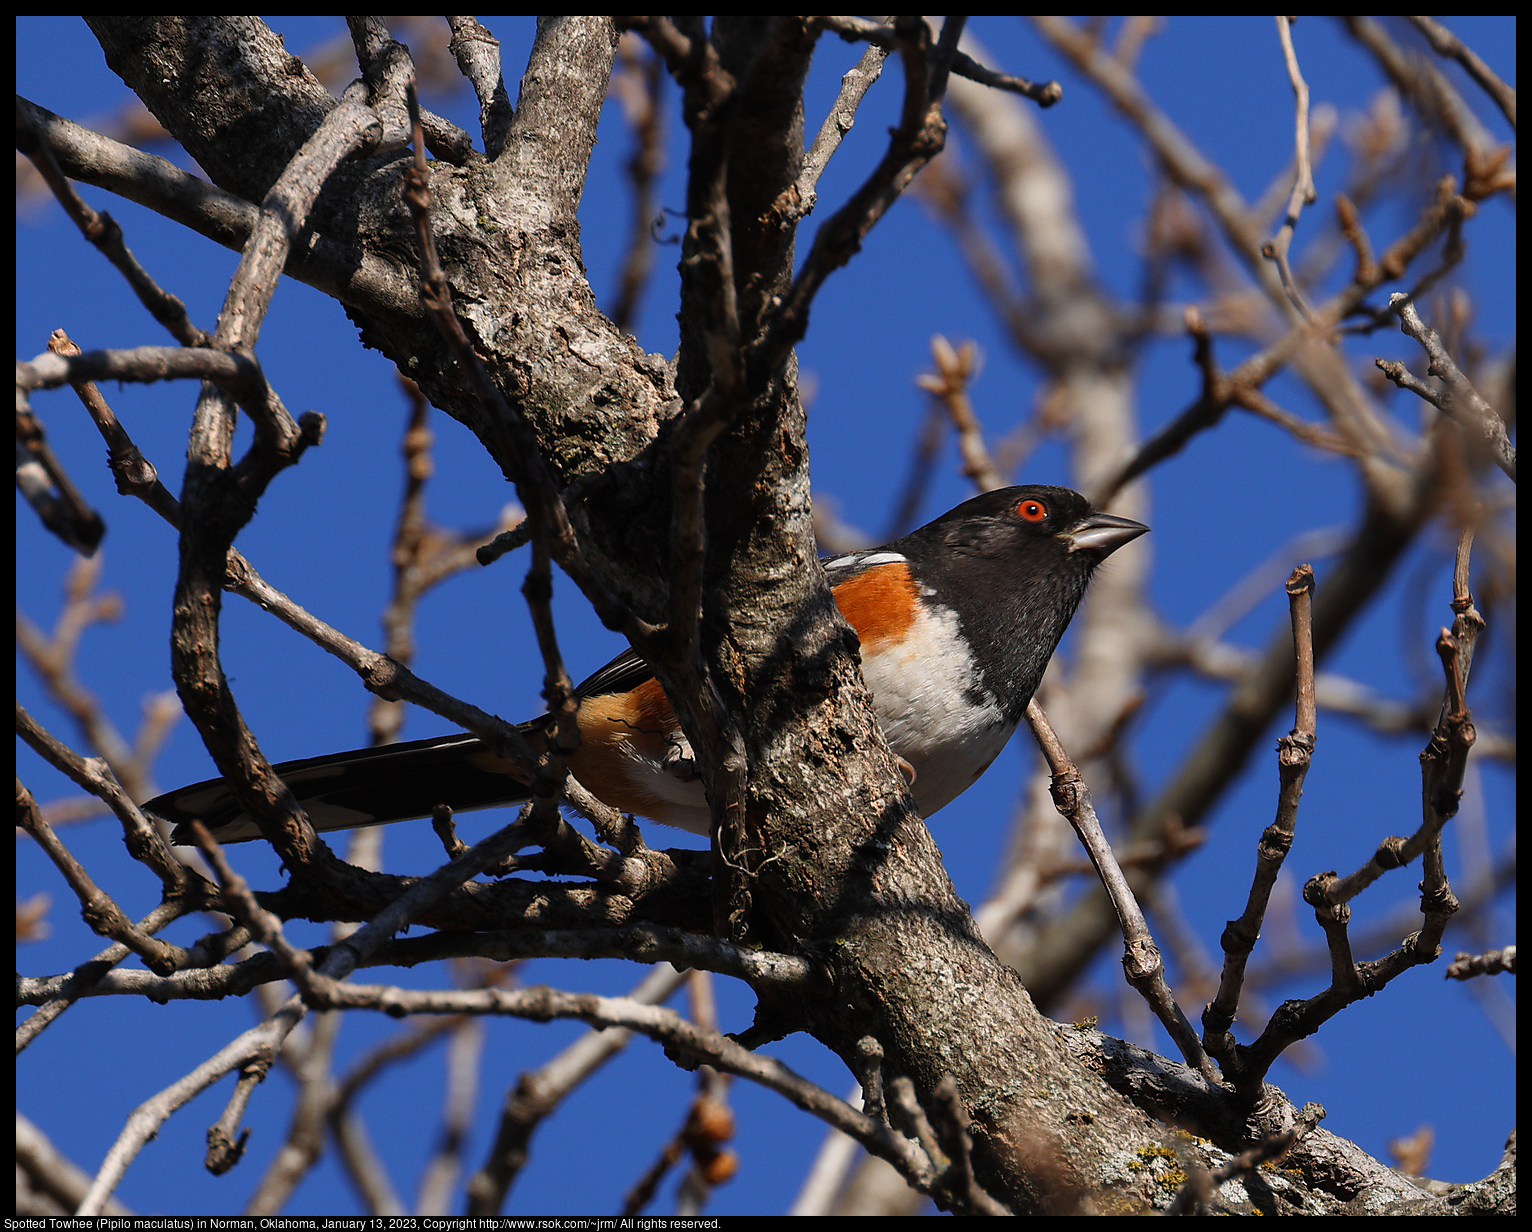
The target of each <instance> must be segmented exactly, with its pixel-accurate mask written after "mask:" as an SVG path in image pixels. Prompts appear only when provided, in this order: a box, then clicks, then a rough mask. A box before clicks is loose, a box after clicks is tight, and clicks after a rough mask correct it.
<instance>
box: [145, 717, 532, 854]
mask: <svg viewBox="0 0 1532 1232" xmlns="http://www.w3.org/2000/svg"><path fill="white" fill-rule="evenodd" d="M528 726H529V727H531V726H533V725H530V724H529V725H528ZM529 734H530V733H529ZM273 769H274V770H275V771H276V772H277V776H278V777H279V778H280V779H281V780H282V781H283V782H284V783H286V784H287V786H288V789H289V790H290V791H291V792H292V793H293V795H294V796H296V797H297V798H298V803H299V804H301V805H303V808H304V810H305V811H306V812H307V813H308V815H309V820H310V821H311V822H312V823H313V825H314V829H316V830H320V831H325V830H350V829H355V828H358V827H361V826H382V825H387V824H388V823H389V822H392V821H408V820H410V819H411V818H416V817H429V816H430V815H431V812H432V810H433V809H435V808H436V806H437V805H438V804H446V805H449V806H450V807H451V808H452V809H453V810H454V811H455V812H460V813H466V812H469V811H471V810H473V809H482V808H494V807H496V806H498V805H502V804H514V803H517V802H518V801H521V800H525V799H527V797H528V795H529V793H530V788H529V787H528V785H527V782H526V781H525V773H524V772H523V771H522V770H520V769H519V768H518V767H517V766H515V765H514V764H513V763H509V762H506V761H504V760H502V759H500V758H497V757H495V755H494V754H493V753H491V752H490V751H489V750H488V749H487V748H485V746H484V742H483V741H481V740H480V739H479V738H478V737H477V736H470V735H467V734H461V735H456V736H434V737H432V738H431V739H429V740H412V741H409V742H408V743H405V744H384V745H379V746H378V747H377V748H371V749H356V750H353V751H352V752H349V753H332V754H331V755H329V756H328V757H310V758H307V759H305V760H303V761H288V762H283V763H282V764H281V765H279V766H274V767H273ZM144 808H145V809H146V810H147V811H148V812H151V813H155V814H158V815H159V816H161V817H163V818H165V819H166V820H167V821H170V822H174V823H175V829H174V831H172V833H171V836H170V841H171V842H172V843H175V844H176V845H177V846H181V847H187V846H190V845H191V842H192V838H191V833H190V826H191V822H192V821H194V820H196V821H201V822H202V824H203V825H205V826H206V827H207V828H208V830H209V831H210V832H211V833H212V835H213V837H214V838H216V839H217V840H218V841H219V842H220V843H242V842H245V841H246V840H248V839H253V838H260V837H261V832H260V829H259V828H258V827H257V826H256V824H255V821H254V819H253V818H251V816H250V814H249V813H247V812H245V810H244V808H243V806H242V805H241V804H240V803H239V800H238V799H236V798H235V795H234V792H233V791H232V790H231V789H230V788H229V785H228V783H227V782H226V781H225V780H223V779H209V780H207V781H206V782H205V783H193V784H192V785H191V786H190V787H182V788H179V789H178V790H176V791H171V792H166V793H165V794H164V795H163V796H158V797H156V798H155V799H153V800H150V801H149V802H148V803H147V804H146V805H144Z"/></svg>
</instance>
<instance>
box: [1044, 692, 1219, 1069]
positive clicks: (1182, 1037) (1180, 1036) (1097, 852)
mask: <svg viewBox="0 0 1532 1232" xmlns="http://www.w3.org/2000/svg"><path fill="white" fill-rule="evenodd" d="M1027 723H1028V724H1029V725H1030V726H1031V728H1032V734H1033V735H1034V736H1036V738H1037V743H1038V747H1039V748H1041V749H1042V752H1043V757H1044V759H1046V761H1047V762H1048V768H1049V770H1050V771H1052V774H1053V781H1052V783H1051V785H1050V790H1051V792H1052V794H1053V802H1054V807H1055V808H1057V809H1058V811H1059V815H1060V816H1062V817H1063V818H1064V819H1065V820H1067V821H1068V822H1069V824H1070V825H1071V826H1072V827H1073V828H1074V831H1075V833H1076V834H1077V835H1079V838H1080V843H1081V845H1082V846H1083V847H1084V848H1085V851H1086V854H1087V855H1089V856H1090V860H1091V863H1092V864H1094V865H1095V866H1096V874H1097V876H1099V877H1100V878H1101V884H1102V885H1103V886H1105V887H1106V891H1107V893H1108V894H1109V895H1110V896H1111V899H1112V906H1113V907H1114V908H1116V911H1117V919H1118V922H1119V924H1120V925H1121V927H1122V936H1123V942H1124V947H1123V958H1122V965H1123V970H1124V971H1125V973H1126V975H1127V979H1128V983H1130V984H1131V985H1133V987H1134V988H1136V989H1137V990H1138V992H1139V994H1140V995H1141V996H1143V998H1144V1000H1145V1001H1147V1002H1148V1003H1149V1007H1150V1009H1152V1010H1153V1011H1154V1014H1155V1017H1157V1018H1158V1019H1159V1020H1160V1022H1161V1023H1163V1024H1164V1026H1165V1030H1166V1031H1168V1032H1169V1033H1170V1037H1171V1038H1172V1039H1173V1040H1175V1042H1176V1046H1177V1047H1178V1048H1179V1049H1180V1050H1181V1055H1182V1056H1183V1057H1185V1058H1186V1062H1187V1064H1188V1065H1193V1066H1196V1068H1197V1069H1198V1070H1199V1071H1200V1072H1201V1073H1202V1076H1203V1077H1204V1078H1206V1079H1207V1080H1208V1082H1209V1083H1217V1082H1218V1081H1219V1075H1218V1071H1217V1070H1216V1069H1215V1068H1214V1066H1213V1063H1212V1062H1211V1061H1210V1060H1209V1059H1208V1056H1207V1054H1206V1053H1205V1052H1204V1051H1203V1050H1202V1044H1201V1042H1200V1041H1199V1040H1198V1039H1197V1035H1196V1032H1195V1031H1193V1030H1192V1025H1191V1023H1189V1022H1188V1021H1187V1020H1186V1015H1185V1014H1184V1013H1183V1012H1182V1010H1181V1007H1180V1006H1179V1005H1177V1004H1176V1002H1175V998H1174V996H1173V995H1172V994H1171V991H1170V988H1169V986H1168V985H1167V984H1166V983H1165V969H1164V964H1163V963H1162V962H1161V961H1160V952H1159V949H1158V948H1157V947H1156V946H1155V944H1154V938H1153V937H1152V936H1151V935H1150V933H1149V925H1148V923H1147V922H1146V921H1145V919H1144V913H1143V911H1142V910H1140V908H1139V905H1138V901H1137V899H1135V898H1134V896H1133V891H1132V889H1131V888H1130V887H1129V885H1128V879H1127V878H1126V877H1124V876H1123V874H1122V869H1121V868H1119V867H1118V865H1117V860H1116V857H1114V856H1113V855H1112V848H1111V845H1110V844H1109V843H1108V842H1107V841H1106V835H1104V834H1103V833H1102V832H1101V823H1100V821H1098V820H1097V818H1096V810H1095V809H1094V807H1092V805H1091V799H1090V788H1089V787H1087V786H1086V785H1085V780H1084V779H1083V778H1082V777H1081V776H1080V771H1079V770H1078V769H1077V768H1076V767H1075V764H1074V762H1073V761H1072V760H1071V759H1070V757H1069V754H1068V753H1066V752H1065V751H1064V747H1063V745H1061V744H1060V743H1059V739H1058V737H1057V736H1056V735H1054V732H1053V728H1052V726H1051V725H1050V724H1049V722H1048V716H1047V715H1046V714H1044V713H1043V708H1042V707H1041V706H1040V705H1038V703H1037V699H1036V698H1034V699H1032V700H1031V701H1030V702H1028V703H1027Z"/></svg>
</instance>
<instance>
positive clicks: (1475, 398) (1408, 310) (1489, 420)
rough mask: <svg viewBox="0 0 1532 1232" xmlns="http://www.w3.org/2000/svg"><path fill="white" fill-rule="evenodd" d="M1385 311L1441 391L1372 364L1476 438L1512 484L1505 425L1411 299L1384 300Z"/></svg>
mask: <svg viewBox="0 0 1532 1232" xmlns="http://www.w3.org/2000/svg"><path fill="white" fill-rule="evenodd" d="M1388 306H1389V310H1390V311H1392V312H1393V313H1394V314H1395V315H1396V316H1397V317H1398V318H1399V328H1400V330H1401V332H1403V333H1406V334H1408V335H1409V336H1410V337H1411V338H1413V339H1415V341H1416V342H1418V343H1420V345H1421V348H1422V349H1423V350H1424V351H1425V353H1426V355H1427V356H1428V357H1429V358H1430V361H1431V364H1430V367H1429V368H1428V369H1427V371H1428V372H1430V374H1431V375H1432V376H1434V377H1438V378H1440V380H1441V382H1442V387H1441V389H1440V390H1434V389H1432V388H1431V387H1430V386H1429V385H1426V384H1425V383H1424V382H1422V381H1419V380H1416V379H1415V378H1414V377H1413V376H1411V375H1410V374H1409V371H1408V370H1407V369H1406V368H1405V367H1404V365H1403V364H1399V363H1389V362H1386V361H1384V360H1382V359H1379V360H1376V361H1375V362H1376V363H1377V366H1378V367H1379V368H1380V369H1381V370H1382V371H1383V374H1384V375H1385V376H1387V377H1388V378H1389V380H1391V381H1393V382H1394V384H1396V385H1398V386H1399V387H1400V388H1401V389H1408V390H1410V391H1411V392H1412V393H1415V394H1418V395H1419V396H1420V397H1421V398H1423V399H1425V400H1426V401H1427V402H1429V403H1430V404H1431V405H1432V406H1434V407H1436V408H1437V410H1439V411H1441V413H1442V414H1443V415H1446V416H1447V417H1448V418H1449V419H1451V420H1452V421H1453V422H1454V423H1456V424H1457V425H1458V426H1459V427H1461V428H1462V429H1463V430H1464V431H1465V432H1468V433H1471V434H1472V435H1473V436H1475V437H1477V438H1478V440H1479V441H1480V443H1481V444H1482V445H1483V446H1484V448H1486V449H1487V450H1488V451H1489V455H1490V457H1491V458H1492V459H1493V460H1494V463H1495V465H1496V466H1498V467H1499V468H1500V469H1501V470H1502V471H1504V472H1505V473H1506V475H1507V476H1508V477H1509V478H1510V480H1511V482H1512V483H1514V482H1515V481H1516V450H1515V448H1514V446H1512V444H1511V439H1510V436H1509V435H1508V434H1507V432H1506V428H1505V421H1504V420H1503V419H1501V418H1500V416H1499V415H1497V414H1496V413H1495V408H1494V407H1492V406H1491V405H1490V404H1489V403H1488V402H1486V401H1485V400H1484V398H1483V397H1481V396H1480V394H1479V391H1478V390H1477V389H1475V388H1474V387H1473V382H1472V381H1470V380H1469V379H1468V378H1467V377H1466V376H1465V375H1463V371H1462V369H1460V368H1459V367H1458V366H1457V364H1455V363H1453V362H1452V356H1451V355H1449V354H1448V353H1447V348H1446V347H1445V346H1444V345H1443V344H1442V340H1441V337H1440V336H1439V335H1438V334H1437V332H1436V331H1435V330H1434V329H1432V328H1431V327H1430V326H1428V325H1427V324H1426V323H1425V322H1424V321H1422V320H1421V319H1420V313H1418V312H1417V311H1416V310H1415V301H1414V297H1413V296H1410V295H1405V294H1404V293H1403V292H1395V293H1394V294H1393V295H1390V296H1389V297H1388Z"/></svg>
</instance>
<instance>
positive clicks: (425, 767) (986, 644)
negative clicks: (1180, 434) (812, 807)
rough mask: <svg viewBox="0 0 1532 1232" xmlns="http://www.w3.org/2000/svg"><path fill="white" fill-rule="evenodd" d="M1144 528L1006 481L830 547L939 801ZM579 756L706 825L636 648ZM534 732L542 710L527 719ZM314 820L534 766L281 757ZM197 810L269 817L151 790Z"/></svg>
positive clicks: (409, 752)
mask: <svg viewBox="0 0 1532 1232" xmlns="http://www.w3.org/2000/svg"><path fill="white" fill-rule="evenodd" d="M1148 529H1149V528H1148V527H1147V526H1144V525H1143V524H1142V523H1139V522H1133V521H1129V520H1128V519H1127V518H1119V517H1114V516H1112V515H1111V514H1108V513H1098V512H1096V510H1094V509H1092V508H1091V506H1090V502H1089V501H1087V500H1086V499H1085V498H1084V497H1083V496H1081V495H1080V494H1079V493H1078V492H1072V491H1070V490H1069V489H1068V488H1051V487H1038V486H1029V487H1018V488H1001V489H999V490H997V491H994V492H987V493H985V494H984V495H983V496H977V497H975V498H974V499H973V500H970V501H965V502H964V503H963V504H961V505H959V506H958V507H957V508H956V509H953V510H951V511H950V512H948V513H945V514H943V515H942V516H941V517H939V518H937V519H936V521H934V522H931V523H929V524H928V525H926V526H922V527H921V528H920V529H919V530H917V531H912V532H911V533H910V534H908V535H906V536H904V538H902V539H896V540H895V541H894V542H893V543H890V544H886V545H885V546H883V547H880V548H874V549H872V550H871V551H867V552H855V553H853V554H851V555H849V556H837V557H835V558H834V559H832V560H826V561H825V562H824V569H825V573H826V575H827V577H828V579H829V582H830V587H831V590H832V591H833V593H834V595H835V602H836V605H837V606H838V607H839V608H840V610H841V614H842V615H843V616H844V617H845V618H846V620H847V621H848V622H849V623H850V625H851V626H852V628H854V629H855V630H856V632H857V636H858V637H860V638H861V643H862V675H863V677H864V678H865V679H866V681H867V687H868V688H869V689H870V690H871V691H872V696H873V701H874V704H875V706H876V708H877V712H878V720H879V722H880V723H881V724H882V727H883V734H884V735H885V736H886V737H887V739H888V743H889V746H890V747H891V748H892V749H893V751H894V752H895V753H896V754H897V755H898V756H899V757H900V758H901V759H903V761H904V763H905V764H906V766H907V767H908V772H909V773H911V774H912V782H911V790H912V792H913V793H914V797H915V803H916V805H917V806H918V807H919V809H920V812H921V814H922V815H923V816H930V815H931V814H932V813H934V812H935V811H936V810H937V809H939V808H941V807H942V806H943V805H944V804H947V803H949V802H950V801H951V800H952V799H953V798H954V797H956V796H957V795H959V794H960V793H961V792H963V791H965V790H967V789H968V787H969V786H971V785H972V784H973V782H974V780H975V779H977V778H978V777H979V775H981V774H983V773H984V771H985V770H986V769H987V768H988V766H989V764H990V762H992V761H994V760H995V757H996V755H997V754H998V753H999V752H1000V750H1001V749H1002V748H1003V747H1004V746H1005V743H1006V741H1007V740H1009V739H1010V738H1011V733H1012V732H1014V731H1015V730H1016V725H1017V723H1019V722H1020V720H1021V716H1022V712H1023V711H1024V710H1025V709H1026V705H1027V702H1028V701H1029V700H1031V697H1032V694H1033V692H1034V691H1035V690H1036V689H1037V685H1038V682H1039V681H1040V680H1041V679H1042V676H1043V669H1044V668H1046V667H1047V665H1048V660H1049V658H1050V657H1051V656H1052V654H1053V651H1054V648H1055V647H1056V646H1057V645H1058V643H1059V639H1060V638H1061V637H1062V636H1063V635H1064V630H1065V628H1066V627H1067V626H1068V624H1069V620H1070V617H1072V616H1073V615H1074V611H1075V608H1076V607H1077V606H1079V603H1080V599H1081V597H1082V596H1083V595H1084V594H1085V587H1086V584H1087V583H1088V582H1089V581H1090V576H1091V573H1092V571H1093V570H1094V569H1095V568H1096V566H1097V565H1099V564H1100V563H1101V562H1102V561H1103V560H1104V559H1106V557H1107V556H1109V555H1110V554H1111V553H1112V552H1114V551H1116V550H1117V549H1118V548H1120V547H1122V546H1123V544H1125V543H1129V542H1131V541H1132V540H1134V539H1136V538H1138V536H1140V535H1142V534H1143V533H1144V532H1145V531H1147V530H1148ZM577 694H578V697H579V699H580V709H579V724H580V747H579V750H578V751H577V752H576V753H575V755H574V757H573V758H572V760H571V763H570V769H571V771H572V772H573V774H574V775H575V777H576V778H578V779H579V780H580V782H582V783H584V784H585V786H586V787H588V788H589V789H590V790H591V791H592V792H593V793H594V794H595V795H596V796H598V797H599V798H600V799H602V800H604V801H605V802H606V803H607V804H609V805H612V806H614V807H616V808H619V809H621V810H622V811H624V812H628V813H638V814H641V815H643V816H645V817H651V818H653V819H654V820H656V821H661V822H664V823H665V824H667V825H672V826H680V827H681V828H682V829H685V830H692V831H695V832H697V833H699V834H706V833H707V831H708V824H709V815H708V807H707V800H706V799H705V798H704V796H703V791H702V783H701V781H700V780H699V778H698V775H697V772H696V770H695V766H694V762H693V759H692V756H691V749H690V746H689V745H688V744H687V741H686V737H685V736H684V735H683V734H682V732H681V729H680V727H679V725H678V724H677V722H676V718H675V714H674V712H673V711H672V710H671V708H670V703H669V701H668V700H666V697H665V694H664V692H663V691H662V690H661V689H660V686H659V682H658V681H656V680H655V678H654V675H653V673H652V672H651V671H650V670H649V667H648V665H647V664H645V663H644V661H643V660H642V659H641V658H640V657H639V656H638V655H637V654H635V653H634V652H633V651H631V650H628V651H624V652H623V653H622V654H620V655H618V656H617V658H615V659H613V660H612V661H611V662H610V663H608V664H607V665H606V666H605V667H603V668H602V669H601V670H600V671H598V672H596V674H595V675H593V676H591V677H590V679H588V680H586V681H585V682H584V683H583V684H582V685H580V687H579V689H578V690H577ZM522 730H523V732H524V734H526V735H527V737H528V739H529V741H530V742H531V743H533V745H534V747H540V746H541V745H542V742H543V740H544V739H545V736H544V732H545V720H541V719H539V720H534V721H532V722H531V723H527V724H525V725H524V726H523V728H522ZM275 769H276V772H277V774H278V775H280V776H281V778H282V781H283V782H285V783H286V784H287V786H288V787H289V788H290V789H291V790H292V792H293V794H294V795H295V796H296V797H297V798H298V800H299V802H300V803H301V804H302V805H303V807H304V808H305V809H306V810H307V812H308V815H309V820H310V821H312V822H313V824H314V828H315V829H316V830H346V829H350V828H352V827H356V826H371V825H383V824H385V823H387V822H391V821H405V820H408V819H410V818H416V817H428V816H430V814H431V812H432V810H433V809H434V808H435V807H436V806H437V805H438V804H446V805H450V806H451V807H452V808H453V809H454V810H456V811H459V812H462V811H467V810H470V809H481V808H490V807H493V806H496V805H502V804H511V803H514V802H516V801H519V800H524V799H526V798H527V795H528V787H527V773H526V771H525V770H524V769H523V768H522V767H520V766H519V765H516V764H514V763H512V762H509V761H506V760H504V759H502V758H499V757H497V756H496V755H495V754H494V752H493V751H492V750H490V749H488V748H486V747H485V745H484V743H483V741H481V740H480V739H479V738H478V737H477V736H471V735H456V736H435V737H432V738H431V739H428V740H413V741H410V742H408V743H405V744H388V745H382V746H380V747H378V748H370V749H358V750H356V751H355V752H351V753H336V754H333V755H331V756H329V757H315V758H310V759H308V760H306V761H290V762H284V763H283V764H282V765H279V766H277V767H275ZM145 807H146V808H147V809H149V810H150V811H151V812H154V813H157V814H159V815H160V816H162V817H165V818H167V819H169V820H171V821H174V822H176V823H178V824H177V826H176V830H175V833H174V835H173V839H174V841H175V842H177V843H183V844H184V843H189V842H190V836H189V835H188V834H187V823H189V822H190V821H191V820H192V819H193V818H200V819H201V820H202V821H203V823H204V824H206V825H207V827H208V828H209V829H210V830H211V831H212V833H213V835H214V837H216V838H217V839H219V840H220V841H221V842H225V843H229V842H241V841H243V840H245V839H252V838H259V837H260V831H259V830H258V829H257V827H256V825H255V822H254V821H253V820H251V818H250V817H249V815H248V814H246V813H245V812H244V811H243V810H242V809H241V807H240V804H239V802H238V801H237V800H236V799H235V797H234V793H233V792H232V791H230V790H229V787H228V785H227V784H226V783H225V782H224V780H222V779H210V780H209V781H208V782H205V783H197V784H195V785H193V786H191V787H183V788H181V789H180V790H179V791H173V792H170V793H168V794H167V795H163V796H160V797H159V798H158V799H156V800H151V801H150V802H149V803H148V804H147V805H146V806H145Z"/></svg>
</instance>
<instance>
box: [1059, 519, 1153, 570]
mask: <svg viewBox="0 0 1532 1232" xmlns="http://www.w3.org/2000/svg"><path fill="white" fill-rule="evenodd" d="M1148 532H1149V528H1148V527H1147V526H1145V525H1144V524H1143V523H1142V522H1135V521H1134V520H1133V519H1132V518H1119V517H1118V516H1117V515H1116V514H1111V513H1093V514H1091V515H1090V516H1089V517H1084V518H1081V519H1080V520H1079V521H1078V522H1076V523H1075V524H1074V525H1073V526H1071V527H1070V528H1069V529H1068V530H1062V531H1060V532H1059V538H1060V539H1062V540H1063V541H1064V543H1065V545H1066V546H1067V547H1068V548H1069V550H1070V551H1071V552H1094V553H1096V555H1097V556H1100V557H1102V558H1103V559H1104V558H1106V557H1108V556H1110V555H1111V554H1112V553H1113V552H1115V551H1116V550H1117V549H1118V548H1120V547H1122V545H1123V544H1125V543H1132V542H1133V540H1135V539H1137V538H1138V537H1139V536H1140V535H1144V534H1148Z"/></svg>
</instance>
